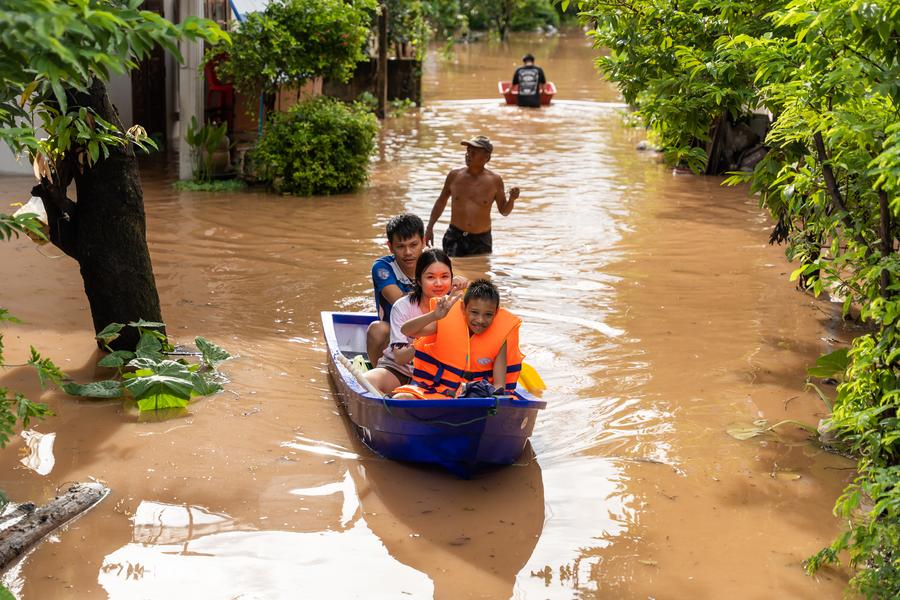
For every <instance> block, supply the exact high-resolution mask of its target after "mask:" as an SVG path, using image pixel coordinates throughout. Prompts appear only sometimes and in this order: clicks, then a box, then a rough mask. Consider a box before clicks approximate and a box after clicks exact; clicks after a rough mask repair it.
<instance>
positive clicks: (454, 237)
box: [442, 225, 493, 256]
mask: <svg viewBox="0 0 900 600" xmlns="http://www.w3.org/2000/svg"><path fill="white" fill-rule="evenodd" d="M442 245H443V246H444V252H446V253H447V256H474V255H476V254H490V253H491V252H492V251H493V238H492V237H491V232H490V231H485V232H484V233H469V232H468V231H463V230H462V229H460V228H459V227H454V226H453V225H451V226H449V227H448V228H447V231H446V232H445V233H444V239H443V244H442Z"/></svg>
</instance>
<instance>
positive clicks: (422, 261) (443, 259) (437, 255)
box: [409, 248, 453, 304]
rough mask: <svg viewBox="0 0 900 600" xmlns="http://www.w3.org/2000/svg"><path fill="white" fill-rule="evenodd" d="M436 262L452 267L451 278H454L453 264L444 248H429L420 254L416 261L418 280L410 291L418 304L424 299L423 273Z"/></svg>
mask: <svg viewBox="0 0 900 600" xmlns="http://www.w3.org/2000/svg"><path fill="white" fill-rule="evenodd" d="M436 262H439V263H444V264H445V265H447V268H448V269H450V278H451V279H452V278H453V264H452V263H451V262H450V257H449V256H447V254H446V253H444V251H443V250H440V249H439V248H429V249H428V250H426V251H425V252H423V253H422V255H421V256H419V260H417V261H416V280H415V282H414V284H413V285H414V287H413V291H411V292H410V293H409V295H410V296H412V299H413V301H414V302H415V303H416V304H418V303H419V302H421V301H422V293H423V290H422V273H424V272H425V269H427V268H428V267H430V266H431V265H433V264H434V263H436Z"/></svg>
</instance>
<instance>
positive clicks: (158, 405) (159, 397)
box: [137, 391, 190, 412]
mask: <svg viewBox="0 0 900 600" xmlns="http://www.w3.org/2000/svg"><path fill="white" fill-rule="evenodd" d="M189 403H190V399H189V398H182V397H181V396H177V395H175V394H169V393H167V392H165V391H160V392H158V393H153V394H148V395H147V396H143V397H141V398H137V405H138V408H139V409H140V411H141V412H147V411H151V410H164V409H167V408H184V407H185V406H187V405H188V404H189Z"/></svg>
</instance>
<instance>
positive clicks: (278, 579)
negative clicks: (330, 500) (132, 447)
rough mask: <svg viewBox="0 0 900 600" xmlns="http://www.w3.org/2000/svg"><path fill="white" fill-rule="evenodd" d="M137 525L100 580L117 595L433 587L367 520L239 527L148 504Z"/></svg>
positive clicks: (418, 592) (290, 594)
mask: <svg viewBox="0 0 900 600" xmlns="http://www.w3.org/2000/svg"><path fill="white" fill-rule="evenodd" d="M348 481H350V486H349V490H347V491H348V492H349V494H350V495H351V496H355V490H354V489H353V485H352V480H348ZM342 489H343V488H342ZM133 522H134V534H133V540H132V542H131V543H129V544H126V545H125V546H123V547H122V548H119V549H118V550H116V551H114V552H112V553H111V554H109V555H108V556H107V557H106V558H105V560H104V562H103V566H102V567H101V569H100V574H99V577H98V581H99V583H100V585H101V586H103V588H104V590H105V591H106V592H107V593H108V594H109V595H110V596H111V597H117V598H118V597H121V598H159V597H164V596H168V597H171V598H234V597H240V598H326V597H331V598H355V597H359V598H363V597H365V598H396V597H398V595H400V596H403V595H406V596H411V597H414V598H423V597H428V596H430V595H431V592H432V585H431V582H430V581H429V579H428V577H427V576H425V575H423V574H422V573H420V572H418V571H416V570H414V569H411V568H409V567H407V566H404V565H403V564H401V563H399V562H397V561H396V560H395V559H393V558H392V557H391V556H390V554H388V552H387V551H386V550H385V548H384V546H383V545H381V544H380V543H379V542H378V539H377V538H376V537H375V536H373V535H372V532H371V531H370V530H369V528H368V527H367V526H366V523H365V521H364V520H363V519H358V520H356V521H355V522H353V523H352V524H349V526H347V527H346V528H343V529H342V530H340V531H320V532H314V533H296V532H287V531H236V530H235V526H234V523H233V522H232V520H231V519H230V518H229V517H227V516H226V515H216V514H210V513H207V512H205V511H203V510H202V509H199V508H196V507H191V506H186V507H179V506H166V505H161V504H158V503H151V502H142V503H141V504H140V507H139V509H138V512H137V513H136V514H135V516H134V519H133ZM348 573H352V576H351V577H348V576H347V575H348ZM379 582H382V583H381V584H379ZM241 590H246V591H241Z"/></svg>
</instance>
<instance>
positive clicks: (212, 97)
mask: <svg viewBox="0 0 900 600" xmlns="http://www.w3.org/2000/svg"><path fill="white" fill-rule="evenodd" d="M227 58H228V57H227V56H226V55H225V54H220V55H218V56H216V57H215V58H213V59H212V60H210V61H209V62H208V63H206V65H204V67H203V73H204V75H205V76H206V116H207V118H210V117H213V118H218V119H219V120H224V121H225V122H226V123H228V132H229V133H231V132H233V131H234V86H233V85H231V84H230V83H224V82H222V80H221V79H219V76H218V75H216V66H218V65H219V64H221V63H222V62H224V61H225V60H226V59H227ZM217 95H218V98H217ZM216 100H218V101H217V102H216Z"/></svg>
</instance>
